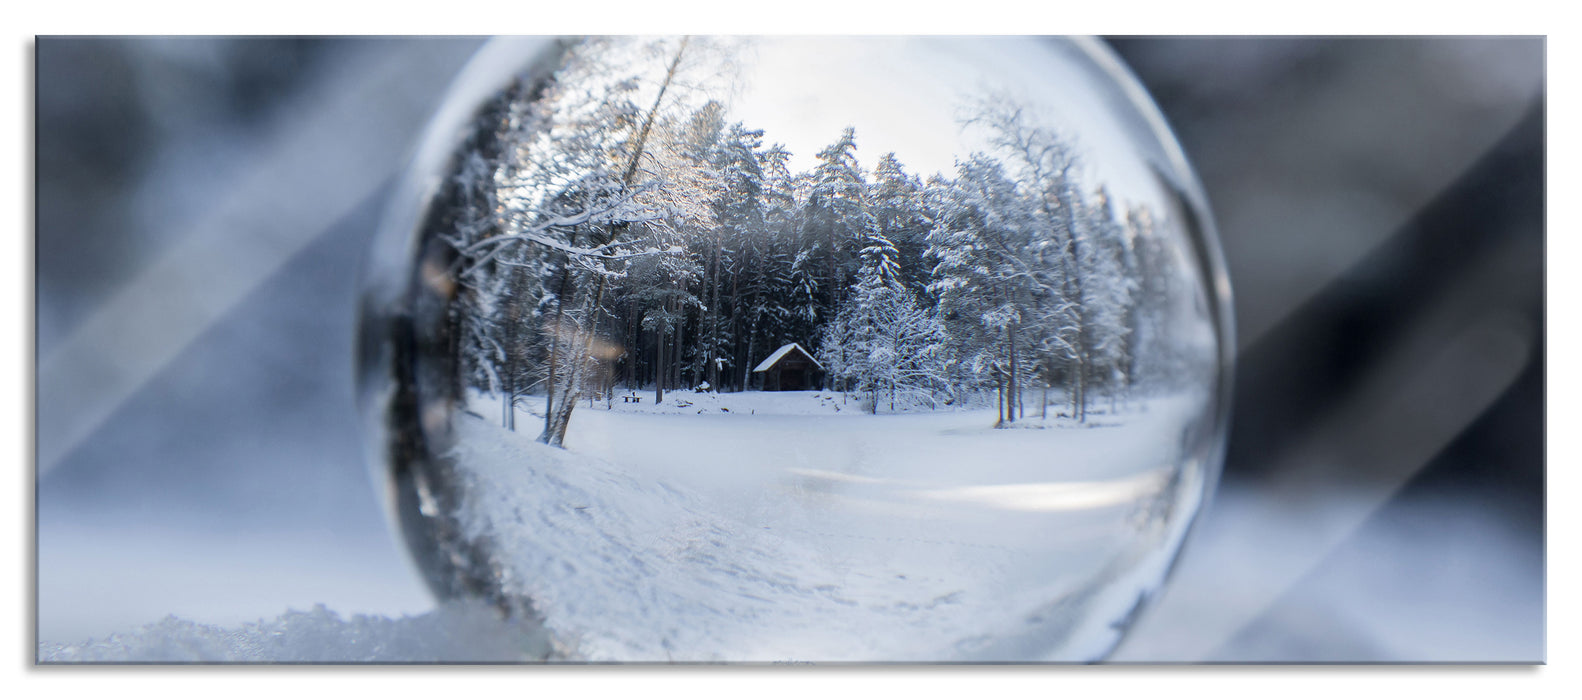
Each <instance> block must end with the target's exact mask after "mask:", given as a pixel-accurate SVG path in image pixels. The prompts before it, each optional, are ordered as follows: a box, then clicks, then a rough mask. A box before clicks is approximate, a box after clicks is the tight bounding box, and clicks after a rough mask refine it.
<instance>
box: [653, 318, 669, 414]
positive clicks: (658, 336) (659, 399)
mask: <svg viewBox="0 0 1582 700" xmlns="http://www.w3.org/2000/svg"><path fill="white" fill-rule="evenodd" d="M668 304H669V302H666V305H668ZM664 402H665V324H664V323H658V324H655V328H654V405H655V406H657V405H659V404H662V403H664Z"/></svg>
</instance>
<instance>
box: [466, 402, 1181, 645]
mask: <svg viewBox="0 0 1582 700" xmlns="http://www.w3.org/2000/svg"><path fill="white" fill-rule="evenodd" d="M642 396H643V402H642V403H637V404H633V403H625V402H622V401H621V400H620V398H619V397H617V399H616V401H615V402H614V403H613V404H609V405H607V404H604V403H602V402H600V403H596V404H594V406H593V407H592V408H589V406H588V405H587V404H586V403H584V404H583V405H582V406H580V407H579V408H578V409H577V412H576V413H575V414H574V416H573V418H572V425H571V428H570V430H569V431H568V434H567V441H566V442H567V444H566V449H565V450H561V449H557V448H551V447H547V446H544V445H541V444H539V443H537V442H535V441H534V440H533V438H534V437H535V436H536V435H537V432H538V430H537V428H538V426H537V424H536V423H535V422H534V418H533V417H532V416H531V415H530V413H531V412H538V409H539V408H541V406H538V407H530V409H529V410H528V411H521V412H520V413H519V416H518V432H516V433H510V432H507V431H505V430H504V429H502V428H500V427H499V426H498V422H497V420H489V419H482V418H478V417H474V416H465V415H464V416H463V417H462V418H461V419H460V424H459V425H458V430H459V432H460V434H459V436H458V437H459V438H460V439H459V444H460V445H461V447H459V448H458V454H457V455H456V456H457V457H458V463H459V464H461V465H462V466H464V467H465V468H466V469H467V471H468V473H469V475H470V477H471V478H472V479H473V483H472V484H470V486H471V488H470V489H469V494H470V498H471V499H473V500H472V507H470V508H468V509H467V511H468V520H467V522H466V525H467V527H468V528H469V529H470V531H471V534H473V535H474V536H488V537H491V538H492V539H493V540H494V541H495V543H496V545H497V547H498V550H499V551H500V552H501V557H502V558H503V559H505V560H506V561H505V562H504V563H505V569H506V581H505V585H506V588H507V590H508V591H511V592H513V593H517V594H521V595H525V596H528V597H530V598H531V599H532V600H533V602H534V605H535V607H536V608H537V610H539V611H540V612H541V613H542V614H544V615H545V617H546V626H547V627H549V628H550V630H551V631H553V632H554V633H555V634H556V635H557V636H558V637H559V641H560V642H561V643H563V644H566V645H568V646H570V647H572V648H573V650H574V653H577V654H580V655H582V656H585V657H586V658H590V659H627V660H658V661H664V660H807V659H812V660H827V659H843V660H901V661H904V660H943V659H975V658H977V659H984V658H1021V659H1032V658H1047V657H1051V656H1053V657H1062V656H1068V655H1074V656H1077V657H1081V656H1084V655H1087V654H1092V653H1098V652H1101V651H1102V650H1103V648H1105V647H1106V646H1107V645H1108V644H1109V643H1111V642H1113V630H1111V629H1109V628H1108V623H1109V622H1110V621H1111V619H1113V618H1112V617H1105V616H1106V615H1113V614H1114V613H1115V605H1116V604H1120V605H1122V606H1123V607H1122V611H1124V607H1125V606H1129V605H1130V603H1131V602H1132V600H1133V599H1135V596H1136V590H1135V585H1138V583H1140V581H1141V579H1143V578H1147V574H1142V575H1141V576H1139V574H1138V571H1137V569H1138V568H1139V567H1142V566H1143V565H1142V564H1141V563H1140V562H1141V560H1142V559H1145V558H1146V559H1148V560H1149V566H1157V565H1160V560H1159V559H1158V557H1155V556H1151V555H1152V554H1154V553H1155V552H1153V551H1149V550H1147V548H1146V547H1142V548H1139V547H1138V546H1137V545H1138V543H1140V542H1157V541H1158V540H1159V537H1158V533H1156V532H1152V531H1150V529H1149V528H1150V527H1151V526H1149V525H1147V524H1146V523H1142V522H1140V520H1141V519H1140V518H1139V511H1138V508H1137V504H1138V503H1139V501H1146V500H1147V499H1148V498H1149V497H1150V496H1152V495H1154V494H1157V493H1158V492H1159V491H1160V490H1161V489H1162V488H1164V485H1165V484H1166V483H1167V482H1166V479H1167V477H1168V476H1169V475H1170V473H1171V472H1172V470H1174V469H1176V467H1177V466H1178V465H1177V457H1178V455H1179V446H1178V441H1179V439H1180V434H1181V426H1182V425H1183V424H1184V422H1185V421H1186V418H1187V417H1188V416H1189V415H1190V414H1191V412H1192V411H1194V410H1195V409H1196V406H1197V404H1196V403H1195V402H1193V401H1191V400H1187V399H1180V398H1176V399H1160V400H1154V401H1151V402H1148V403H1146V404H1144V403H1136V404H1133V405H1132V406H1131V407H1130V409H1129V410H1126V411H1123V412H1120V413H1118V414H1117V415H1099V416H1095V417H1094V418H1095V421H1094V422H1095V423H1097V425H1098V427H1083V426H1077V425H1075V424H1071V423H1069V422H1063V421H1058V420H1055V419H1051V420H1050V421H1048V422H1047V423H1044V425H1047V426H1049V427H1050V429H1047V430H1014V431H1008V430H994V429H992V428H991V425H992V423H993V422H994V414H993V411H992V410H965V411H938V412H932V411H926V410H925V411H920V412H912V413H909V414H905V415H886V414H882V413H881V414H880V415H867V414H865V413H862V412H861V411H860V409H859V408H858V406H857V404H856V403H855V402H851V403H846V402H844V401H843V400H842V397H841V396H840V395H839V394H835V393H830V392H822V393H821V392H783V393H757V392H749V393H742V394H723V395H715V394H699V393H693V392H683V393H673V394H669V395H667V396H666V400H665V402H664V404H662V405H660V406H654V405H653V404H652V398H653V397H652V394H651V393H650V394H642ZM486 401H487V399H483V400H481V401H478V402H476V403H475V404H474V407H475V408H476V409H479V413H484V408H485V407H487V406H489V404H488V403H486ZM496 405H497V404H496ZM1038 423H1040V421H1038V419H1036V418H1034V419H1032V420H1030V421H1029V424H1038ZM1144 555H1148V556H1144ZM1106 577H1111V578H1119V577H1126V578H1131V579H1133V583H1132V585H1133V586H1134V588H1133V589H1132V590H1131V591H1130V592H1129V593H1128V594H1126V595H1127V596H1128V597H1127V598H1126V599H1125V600H1122V601H1119V603H1117V602H1116V601H1110V602H1109V603H1108V604H1107V605H1108V607H1107V608H1105V609H1103V610H1101V609H1099V608H1101V607H1104V606H1101V605H1098V604H1097V603H1091V602H1090V603H1082V604H1076V603H1075V601H1077V600H1084V601H1085V600H1088V599H1086V598H1080V596H1081V595H1082V592H1083V587H1084V586H1085V585H1087V584H1089V583H1091V582H1092V581H1093V580H1095V579H1097V578H1106ZM1073 596H1077V597H1076V598H1074V597H1073ZM1062 601H1066V602H1067V603H1068V604H1062ZM1098 617H1104V619H1102V620H1096V624H1097V627H1098V628H1100V629H1096V630H1095V631H1093V633H1092V634H1085V633H1084V630H1085V628H1086V627H1090V626H1093V625H1094V624H1095V619H1094V618H1098ZM1071 634H1075V636H1069V635H1071ZM1018 640H1020V641H1018Z"/></svg>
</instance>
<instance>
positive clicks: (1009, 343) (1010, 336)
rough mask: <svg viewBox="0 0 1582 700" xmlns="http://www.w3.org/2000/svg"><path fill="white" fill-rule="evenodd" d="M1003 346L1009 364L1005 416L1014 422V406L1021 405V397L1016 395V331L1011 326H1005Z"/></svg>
mask: <svg viewBox="0 0 1582 700" xmlns="http://www.w3.org/2000/svg"><path fill="white" fill-rule="evenodd" d="M1005 347H1006V348H1007V354H1008V355H1010V365H1011V373H1010V377H1009V379H1007V380H1006V394H1005V416H1006V418H1008V419H1009V422H1011V423H1015V422H1016V407H1017V406H1019V405H1021V398H1020V397H1019V396H1018V392H1017V385H1016V380H1017V376H1016V331H1014V330H1013V329H1012V328H1011V326H1006V327H1005Z"/></svg>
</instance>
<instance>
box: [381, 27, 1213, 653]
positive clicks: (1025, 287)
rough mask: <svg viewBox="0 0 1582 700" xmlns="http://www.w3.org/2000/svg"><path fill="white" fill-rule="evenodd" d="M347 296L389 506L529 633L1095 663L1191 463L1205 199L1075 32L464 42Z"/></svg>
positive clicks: (1161, 536)
mask: <svg viewBox="0 0 1582 700" xmlns="http://www.w3.org/2000/svg"><path fill="white" fill-rule="evenodd" d="M362 290H363V296H362V300H361V309H360V314H361V317H360V321H359V324H360V325H359V328H360V331H359V332H360V334H361V335H360V342H359V358H358V359H359V370H358V381H359V387H358V396H359V401H360V407H359V408H360V411H361V413H362V416H363V420H364V428H365V438H366V439H365V442H366V446H367V448H368V451H369V457H370V463H371V465H372V469H373V471H374V476H375V483H377V484H379V485H380V488H381V489H382V496H383V498H384V501H385V503H386V504H387V506H388V508H387V513H388V515H389V516H390V519H391V522H392V524H393V527H394V528H395V529H397V530H398V531H399V532H400V534H401V536H402V538H403V540H404V542H405V544H406V547H407V550H408V552H409V554H410V556H411V559H412V561H413V562H414V564H415V568H416V570H417V571H418V572H420V575H421V576H422V577H423V578H424V580H425V581H426V582H427V584H428V587H429V588H430V589H431V590H432V591H433V593H434V594H435V596H436V597H437V598H439V599H458V598H471V599H482V600H484V601H487V602H488V603H489V604H491V605H492V606H494V607H495V608H496V609H498V610H499V611H500V613H501V614H502V615H508V616H523V617H526V618H530V619H532V620H535V621H537V622H538V623H539V624H541V625H542V626H543V628H544V629H545V630H547V631H548V632H549V633H550V635H552V637H553V638H554V640H555V648H556V649H557V650H558V651H557V654H559V656H558V657H557V658H565V659H583V660H593V661H640V662H656V661H657V662H688V661H703V662H714V661H752V662H781V661H793V662H795V661H856V662H865V661H866V662H871V661H902V662H907V661H923V662H929V661H966V662H974V661H979V662H1002V661H1091V660H1096V659H1102V658H1103V657H1104V656H1105V655H1106V654H1107V653H1108V652H1109V651H1110V650H1111V649H1113V648H1114V646H1115V645H1116V644H1117V643H1118V642H1119V640H1120V639H1121V636H1122V635H1123V634H1124V633H1125V632H1126V630H1127V629H1128V628H1129V627H1130V626H1131V625H1132V624H1133V622H1134V621H1135V620H1136V619H1137V617H1138V615H1139V614H1140V613H1141V612H1142V611H1144V610H1145V609H1146V607H1147V604H1148V602H1149V601H1150V600H1151V599H1152V598H1153V597H1155V595H1156V594H1157V592H1158V591H1159V590H1160V587H1161V586H1162V585H1163V583H1164V580H1165V578H1166V576H1167V574H1168V572H1169V571H1170V569H1171V566H1172V563H1173V562H1174V561H1175V559H1176V557H1177V555H1178V553H1179V552H1180V550H1181V547H1182V543H1183V541H1184V540H1185V538H1186V536H1187V535H1188V533H1189V531H1190V530H1191V526H1192V523H1193V522H1194V520H1195V519H1196V518H1197V516H1198V514H1199V513H1200V511H1201V509H1202V507H1203V505H1204V503H1205V501H1206V500H1207V498H1208V496H1209V495H1210V494H1211V493H1212V490H1213V486H1214V483H1215V480H1216V477H1217V474H1218V470H1219V468H1220V461H1221V453H1222V448H1223V441H1224V434H1225V419H1226V402H1227V399H1228V393H1227V387H1228V385H1229V381H1230V372H1231V368H1232V357H1231V352H1232V343H1231V340H1230V338H1231V335H1230V334H1231V318H1230V314H1229V286H1228V284H1227V281H1226V277H1225V273H1224V266H1223V263H1222V261H1221V258H1220V253H1219V248H1218V243H1217V241H1216V238H1215V234H1214V228H1213V223H1212V219H1211V217H1210V215H1209V213H1208V211H1207V208H1206V204H1205V199H1204V196H1203V194H1202V191H1201V187H1200V185H1199V184H1198V182H1197V180H1196V178H1195V176H1194V175H1193V173H1192V172H1191V169H1190V167H1189V165H1188V164H1187V162H1186V160H1185V158H1184V156H1183V154H1182V151H1181V149H1180V147H1179V146H1178V145H1177V143H1176V142H1175V140H1174V138H1173V137H1172V135H1171V134H1170V132H1169V130H1168V128H1167V127H1166V126H1165V124H1164V121H1163V119H1162V118H1161V116H1160V114H1159V112H1158V111H1157V109H1156V108H1155V107H1154V106H1153V104H1152V103H1151V102H1150V100H1149V98H1148V97H1147V95H1146V93H1145V92H1144V91H1143V89H1142V88H1141V86H1140V85H1139V84H1138V83H1137V81H1136V80H1135V79H1134V78H1133V77H1132V76H1131V75H1130V74H1129V73H1128V72H1127V70H1126V69H1125V67H1124V66H1123V65H1122V64H1121V62H1120V61H1119V60H1118V59H1117V58H1116V57H1115V56H1114V55H1113V54H1112V53H1111V52H1110V51H1109V50H1108V49H1107V48H1106V47H1104V45H1103V44H1102V43H1100V42H1098V41H1095V40H1067V39H1048V38H1036V39H1035V38H1007V37H1000V38H981V39H958V38H907V37H882V38H880V37H869V38H856V37H804V38H769V37H762V38H754V37H700V36H694V37H579V38H563V39H556V38H519V39H511V40H494V41H492V42H490V43H489V44H487V45H486V46H485V47H484V48H483V49H482V50H481V51H480V52H479V54H478V55H477V56H476V57H475V58H474V59H473V60H472V61H471V63H470V64H469V65H468V66H467V67H466V68H465V69H464V70H463V71H462V73H461V74H460V75H459V77H458V78H457V80H456V81H455V83H454V84H453V86H452V87H451V89H450V92H449V93H448V95H447V96H446V97H445V98H444V100H443V101H442V103H441V106H440V108H439V110H438V112H437V114H436V115H435V117H434V118H433V121H432V122H431V124H430V125H429V127H428V129H427V131H426V132H425V135H424V136H423V138H422V140H421V141H420V143H419V144H418V146H417V150H416V154H415V156H414V157H413V160H412V164H411V166H410V168H409V170H408V171H407V172H405V173H404V175H403V176H402V177H401V178H400V179H399V180H398V182H397V183H396V184H395V185H394V187H393V189H392V191H391V199H390V203H389V206H388V210H387V211H386V214H385V216H384V218H383V221H382V224H381V228H380V231H379V232H378V234H377V236H376V238H375V240H374V242H373V244H372V249H371V250H370V252H369V257H368V263H367V267H366V269H365V271H364V278H363V287H362Z"/></svg>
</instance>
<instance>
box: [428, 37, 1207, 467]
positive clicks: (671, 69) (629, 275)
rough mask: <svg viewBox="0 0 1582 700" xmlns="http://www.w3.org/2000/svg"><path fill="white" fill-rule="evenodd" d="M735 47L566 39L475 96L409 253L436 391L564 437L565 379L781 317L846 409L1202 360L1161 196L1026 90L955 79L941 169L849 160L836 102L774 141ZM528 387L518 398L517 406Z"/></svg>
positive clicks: (726, 345) (727, 383) (1084, 388)
mask: <svg viewBox="0 0 1582 700" xmlns="http://www.w3.org/2000/svg"><path fill="white" fill-rule="evenodd" d="M740 50H741V47H740V46H738V45H735V44H732V43H730V42H726V41H721V40H711V39H703V38H691V39H653V40H649V39H634V38H593V39H582V40H578V41H577V42H576V43H575V44H573V45H571V46H570V47H569V48H568V50H567V52H566V53H565V55H564V57H563V60H562V63H561V64H560V66H559V67H558V69H557V70H555V71H553V72H552V73H550V74H549V75H547V76H545V77H543V78H541V79H537V80H535V81H525V80H518V81H517V82H516V83H514V84H513V85H511V86H510V87H509V89H507V90H506V91H505V92H503V93H502V94H501V95H499V97H498V98H496V99H494V100H493V101H492V102H490V103H489V104H488V105H487V106H486V108H485V109H484V110H483V111H482V112H481V113H480V114H479V115H478V117H477V119H478V122H477V128H476V129H475V130H474V131H473V133H472V135H471V136H470V137H469V139H468V140H467V142H466V143H465V144H464V145H463V148H462V150H461V151H460V153H459V155H458V156H457V158H456V160H455V164H454V168H453V171H452V175H451V177H449V178H448V179H447V180H446V181H445V182H444V183H443V185H442V188H441V191H440V192H439V195H438V197H437V199H436V205H435V206H434V207H432V208H431V210H430V213H429V218H428V220H427V221H426V223H425V226H426V227H427V228H428V230H429V232H430V233H431V234H432V235H431V236H429V237H428V238H429V239H431V240H436V241H440V242H441V243H442V244H443V245H445V246H448V248H449V253H448V255H447V256H446V257H445V259H448V260H449V261H450V263H449V269H447V270H428V269H426V270H424V271H423V272H422V274H424V275H425V277H426V278H432V279H434V280H441V282H436V284H442V285H449V287H448V289H449V293H448V295H447V298H448V299H449V307H448V309H447V310H446V314H447V315H446V319H447V323H446V327H445V329H444V331H443V333H442V339H441V342H442V343H444V344H445V345H446V346H448V347H446V348H445V349H446V350H447V351H446V352H443V353H440V354H441V355H443V356H444V357H445V358H447V359H446V362H448V363H449V364H448V365H447V367H446V368H445V370H444V372H443V373H442V374H443V375H444V376H445V377H446V379H445V381H444V383H445V384H447V386H445V387H443V390H444V391H445V393H447V394H448V395H449V396H450V397H452V398H454V399H456V400H458V401H465V399H466V397H467V396H469V395H471V394H473V393H474V392H473V391H469V389H471V390H476V391H480V392H482V393H483V394H485V395H489V396H494V397H498V400H499V402H500V407H499V408H497V409H496V411H497V413H496V415H498V416H499V420H500V422H501V423H503V424H504V425H505V427H507V428H510V429H512V430H538V431H540V432H539V440H540V441H542V442H545V443H548V444H551V445H560V444H562V443H563V442H564V440H565V436H566V429H567V426H568V425H569V423H570V420H571V415H572V413H573V411H574V410H576V409H577V408H578V406H579V405H580V406H584V407H586V406H590V405H595V404H598V403H602V404H604V405H608V404H609V403H610V402H614V401H615V398H616V397H617V396H619V395H630V394H633V393H635V392H644V396H643V397H642V398H643V399H644V400H646V401H651V402H652V403H654V404H663V403H664V402H665V401H666V394H667V392H674V391H676V390H680V389H693V388H698V387H705V388H707V389H708V390H713V391H721V392H734V391H744V390H753V389H757V388H761V387H760V386H759V383H758V382H757V381H756V379H757V378H755V377H754V373H753V371H752V370H753V368H754V367H755V366H756V365H758V363H759V362H760V361H761V360H763V359H764V358H765V357H766V356H768V355H769V354H770V353H772V352H774V351H775V350H776V349H777V348H780V347H782V346H783V345H786V344H789V343H798V344H800V345H801V346H802V347H804V348H807V350H808V351H809V352H811V353H812V354H813V356H814V357H815V358H816V359H817V361H818V362H819V363H820V364H821V365H822V366H823V369H824V370H825V373H824V383H825V385H826V387H825V388H827V389H829V390H833V391H842V392H848V394H847V395H848V396H849V397H850V398H852V399H854V400H855V401H856V402H857V403H858V404H859V405H860V406H861V407H862V410H867V411H872V412H887V411H897V410H904V409H916V408H919V407H929V408H934V409H946V408H957V407H963V406H974V407H991V406H992V407H994V411H993V412H992V415H993V416H994V420H995V424H996V425H997V426H1001V427H1008V426H1012V425H1015V424H1016V423H1018V422H1019V421H1025V420H1029V419H1040V418H1045V419H1047V418H1055V417H1063V418H1065V419H1067V420H1071V421H1076V422H1082V421H1085V420H1087V417H1088V413H1089V411H1090V410H1092V409H1093V408H1094V407H1096V406H1113V405H1114V404H1115V402H1116V401H1126V400H1129V399H1131V398H1134V397H1142V396H1148V395H1155V394H1159V393H1164V392H1166V391H1169V390H1171V389H1172V388H1174V386H1175V385H1174V384H1173V383H1175V382H1179V381H1180V380H1181V378H1182V377H1183V376H1196V375H1197V374H1199V373H1201V372H1203V371H1206V365H1205V364H1204V363H1206V362H1207V361H1208V359H1207V355H1206V354H1204V353H1200V352H1197V350H1196V349H1194V348H1191V347H1183V346H1181V345H1180V344H1179V343H1177V342H1174V341H1173V339H1172V334H1173V333H1174V331H1173V329H1172V324H1173V323H1179V321H1178V320H1173V319H1174V318H1175V317H1178V316H1180V315H1181V314H1182V312H1181V311H1180V308H1179V304H1180V303H1181V302H1180V300H1182V299H1187V300H1189V301H1188V302H1187V303H1188V304H1189V305H1190V303H1191V302H1190V300H1191V299H1193V298H1195V296H1194V294H1193V291H1192V289H1191V283H1190V281H1189V279H1188V278H1187V277H1186V276H1185V275H1183V273H1182V272H1181V271H1180V268H1181V267H1182V266H1183V265H1182V262H1181V255H1182V253H1181V251H1179V250H1177V246H1179V244H1178V243H1177V242H1175V240H1174V239H1172V238H1170V237H1169V236H1168V235H1167V232H1168V231H1169V230H1170V227H1171V226H1172V224H1171V222H1170V221H1168V220H1167V219H1166V214H1165V213H1163V212H1160V211H1158V210H1157V209H1156V208H1153V207H1150V206H1148V205H1146V204H1143V203H1137V202H1131V201H1127V200H1123V199H1122V198H1121V197H1118V196H1115V195H1113V194H1112V193H1111V191H1110V189H1109V188H1107V187H1106V186H1105V184H1104V183H1102V182H1096V181H1091V180H1093V178H1091V177H1090V172H1091V171H1090V169H1087V168H1085V167H1084V162H1083V156H1082V154H1081V152H1080V151H1079V148H1078V146H1079V145H1080V144H1078V143H1075V142H1073V141H1072V140H1070V139H1069V138H1067V137H1065V136H1063V135H1062V133H1061V132H1059V131H1058V130H1056V129H1055V128H1052V127H1051V126H1049V125H1047V124H1045V123H1044V122H1042V121H1041V120H1040V115H1039V114H1038V113H1037V110H1036V109H1035V108H1034V106H1032V105H1028V104H1022V103H1019V102H1017V101H1016V100H1014V99H1012V98H1010V97H1007V96H1005V95H1000V94H993V93H987V94H983V95H979V96H976V97H970V96H969V97H967V98H964V99H963V104H961V105H959V107H960V118H959V126H960V128H961V129H962V131H963V133H968V132H970V133H974V134H977V135H978V142H979V143H982V144H984V147H983V148H981V149H975V150H973V151H972V152H969V153H964V154H962V155H960V156H958V157H957V159H956V163H955V167H954V170H953V171H950V172H934V173H926V174H925V173H919V172H911V171H909V170H908V168H907V166H906V165H905V163H904V161H903V159H902V156H900V155H898V154H896V153H893V152H891V153H883V154H877V155H878V157H877V159H876V160H869V162H873V163H876V164H875V165H874V166H872V167H865V166H864V165H863V162H862V156H865V155H866V154H864V152H863V151H861V144H862V140H863V134H862V133H858V132H857V131H856V130H855V129H853V128H846V129H845V130H843V131H841V132H840V133H831V134H829V141H828V145H827V146H825V147H824V148H823V149H822V150H819V151H818V152H817V153H816V160H814V161H813V163H814V165H813V166H812V167H808V168H794V167H793V165H792V163H793V160H794V158H793V155H794V154H793V153H792V152H791V151H790V150H788V148H787V147H786V146H785V145H783V144H782V143H781V142H778V141H776V135H775V134H773V133H767V132H766V131H764V130H762V129H757V128H755V127H754V125H753V124H750V123H744V122H743V121H741V120H736V119H733V118H732V112H731V99H732V96H733V95H734V94H736V93H737V92H738V91H739V88H740V85H739V84H738V83H739V81H740V76H739V74H738V72H737V71H736V69H735V66H736V65H737V63H736V60H735V56H736V52H738V51H740ZM648 392H652V394H651V396H649V395H648ZM528 397H531V400H529V398H528ZM672 400H673V399H672ZM529 403H531V405H532V407H533V412H534V413H535V414H539V415H542V418H543V424H542V425H541V426H518V425H516V423H517V422H518V413H517V411H515V410H512V408H511V407H512V406H515V405H522V406H526V405H528V404H529ZM473 409H474V410H475V411H482V410H483V409H482V408H481V407H478V406H474V407H473Z"/></svg>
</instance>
